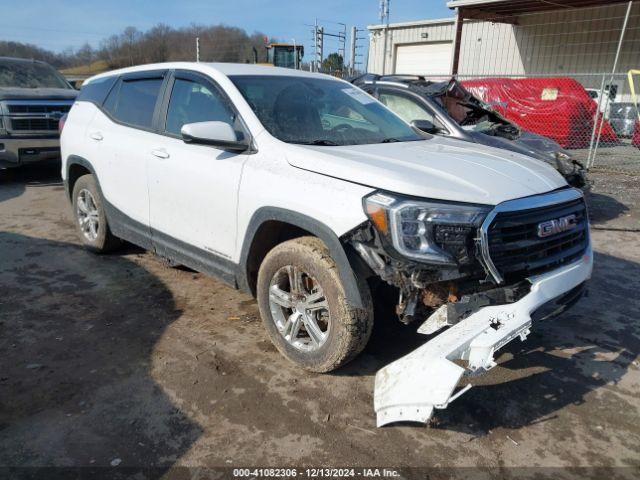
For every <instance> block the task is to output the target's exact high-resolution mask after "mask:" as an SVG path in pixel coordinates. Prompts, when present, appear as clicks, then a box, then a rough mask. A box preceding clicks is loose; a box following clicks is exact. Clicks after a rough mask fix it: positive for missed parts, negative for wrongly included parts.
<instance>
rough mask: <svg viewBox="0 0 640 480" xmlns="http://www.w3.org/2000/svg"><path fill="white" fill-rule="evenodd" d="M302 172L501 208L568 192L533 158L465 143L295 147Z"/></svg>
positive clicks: (437, 140)
mask: <svg viewBox="0 0 640 480" xmlns="http://www.w3.org/2000/svg"><path fill="white" fill-rule="evenodd" d="M289 147H291V148H290V149H288V151H287V160H288V162H289V163H290V164H291V165H292V166H294V167H298V168H302V169H304V170H309V171H311V172H316V173H320V174H322V175H328V176H331V177H335V178H339V179H342V180H347V181H350V182H355V183H359V184H362V185H367V186H370V187H375V188H380V189H383V190H388V191H390V192H395V193H400V194H405V195H412V196H416V197H423V198H432V199H439V200H449V201H457V202H469V203H481V204H487V205H496V204H498V203H500V202H503V201H505V200H511V199H514V198H520V197H526V196H530V195H535V194H540V193H546V192H549V191H551V190H555V189H557V188H561V187H564V186H566V182H565V181H564V179H563V178H562V176H561V175H560V174H559V173H558V172H557V171H556V170H554V169H553V168H552V167H550V166H549V165H547V164H545V163H543V162H540V161H539V160H535V159H533V158H530V157H527V156H524V155H519V154H517V153H514V152H509V151H506V150H499V149H495V148H491V147H486V146H483V145H478V144H470V143H469V142H464V141H460V140H452V139H446V138H442V137H435V136H434V137H433V138H431V139H429V140H422V141H416V142H398V143H387V144H373V145H350V146H344V147H325V146H307V145H289Z"/></svg>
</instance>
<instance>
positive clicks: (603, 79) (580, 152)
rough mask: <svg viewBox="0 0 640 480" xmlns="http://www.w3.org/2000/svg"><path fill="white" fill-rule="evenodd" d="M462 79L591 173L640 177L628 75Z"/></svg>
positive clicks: (638, 130)
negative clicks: (565, 152) (613, 173)
mask: <svg viewBox="0 0 640 480" xmlns="http://www.w3.org/2000/svg"><path fill="white" fill-rule="evenodd" d="M456 77H457V79H458V80H459V81H460V82H461V83H462V84H463V85H464V86H465V88H466V89H468V90H470V91H471V92H472V93H473V94H474V95H475V96H476V97H478V98H479V99H481V100H483V101H484V102H485V103H487V104H489V105H490V106H491V108H492V109H494V110H496V111H498V112H499V113H501V114H502V115H503V116H504V117H506V118H507V119H508V120H510V121H512V122H513V123H515V124H517V125H518V126H520V127H521V128H522V129H523V130H527V131H530V132H533V133H537V134H540V135H543V136H545V137H548V138H551V139H552V140H554V141H555V142H557V143H558V144H559V145H560V146H561V147H562V148H564V149H566V150H567V151H569V153H570V154H571V155H572V156H573V157H574V158H576V159H577V160H579V161H580V162H581V163H582V164H583V165H585V166H587V167H589V169H594V170H608V171H615V172H619V173H631V174H640V122H639V121H638V118H639V117H638V111H637V107H636V103H635V102H634V100H633V93H632V91H631V90H632V89H631V88H630V85H629V82H628V76H627V75H624V74H615V75H611V74H574V75H571V76H555V75H538V76H536V75H527V76H526V77H523V76H519V75H502V76H500V77H485V76H476V75H458V76H456ZM635 91H636V92H637V91H638V90H637V88H636V90H635Z"/></svg>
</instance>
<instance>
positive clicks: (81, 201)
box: [72, 174, 122, 253]
mask: <svg viewBox="0 0 640 480" xmlns="http://www.w3.org/2000/svg"><path fill="white" fill-rule="evenodd" d="M72 199H73V213H74V216H75V220H76V229H77V231H78V235H79V237H80V240H81V242H82V244H83V246H84V247H85V248H88V249H89V250H92V251H94V252H98V253H103V252H108V251H110V250H113V249H114V248H116V247H118V246H120V244H121V243H122V242H121V240H120V239H119V238H117V237H115V236H114V235H113V234H112V233H111V230H110V229H109V224H108V222H107V217H106V215H105V211H104V203H103V201H102V196H101V195H100V190H99V189H98V185H97V183H96V180H95V178H94V176H93V175H90V174H87V175H83V176H81V177H80V178H78V180H76V183H75V184H74V186H73V193H72Z"/></svg>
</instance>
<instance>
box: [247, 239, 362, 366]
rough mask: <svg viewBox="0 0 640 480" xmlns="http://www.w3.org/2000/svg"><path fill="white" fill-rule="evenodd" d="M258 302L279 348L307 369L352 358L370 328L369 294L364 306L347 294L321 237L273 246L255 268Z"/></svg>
mask: <svg viewBox="0 0 640 480" xmlns="http://www.w3.org/2000/svg"><path fill="white" fill-rule="evenodd" d="M257 294H258V305H259V308H260V314H261V316H262V320H263V323H264V325H265V327H266V329H267V332H268V333H269V335H270V337H271V340H272V342H273V343H274V345H275V346H276V347H277V348H278V350H279V351H280V352H281V353H282V354H283V355H284V356H285V357H286V358H287V359H289V360H290V361H292V362H293V363H295V364H297V365H299V366H301V367H303V368H305V369H307V370H311V371H315V372H328V371H331V370H334V369H336V368H338V367H340V366H342V365H344V364H345V363H347V362H348V361H350V360H351V359H353V358H354V357H355V356H356V355H357V354H358V353H360V352H361V351H362V349H363V348H364V347H365V345H366V344H367V341H368V340H369V337H370V335H371V329H372V327H373V308H372V302H371V294H370V292H369V289H368V287H367V286H366V284H364V283H362V284H361V285H360V295H361V297H362V299H363V302H364V305H365V307H364V308H355V307H354V306H353V305H351V304H350V303H349V302H348V300H347V299H346V294H345V291H344V287H343V285H342V282H341V280H340V276H339V274H338V268H337V265H336V264H335V262H334V261H333V259H332V258H331V256H330V254H329V250H328V249H327V247H326V246H325V245H324V243H322V241H321V240H319V239H318V238H315V237H302V238H297V239H294V240H289V241H287V242H284V243H282V244H280V245H278V246H276V247H275V248H274V249H273V250H271V251H270V252H269V253H268V254H267V256H266V257H265V259H264V261H263V262H262V265H261V266H260V270H259V272H258V284H257Z"/></svg>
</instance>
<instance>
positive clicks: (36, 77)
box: [0, 61, 71, 88]
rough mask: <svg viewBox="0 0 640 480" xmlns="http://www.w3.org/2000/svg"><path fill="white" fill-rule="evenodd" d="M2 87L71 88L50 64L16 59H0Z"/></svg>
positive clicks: (0, 84) (0, 83)
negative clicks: (7, 60) (5, 60)
mask: <svg viewBox="0 0 640 480" xmlns="http://www.w3.org/2000/svg"><path fill="white" fill-rule="evenodd" d="M0 87H17V88H71V87H70V86H69V84H68V83H67V82H66V81H65V80H64V79H63V78H62V77H61V76H60V75H59V74H58V72H56V71H55V70H54V69H53V68H52V67H50V66H49V65H46V64H42V63H36V62H15V61H10V62H2V61H0Z"/></svg>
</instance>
